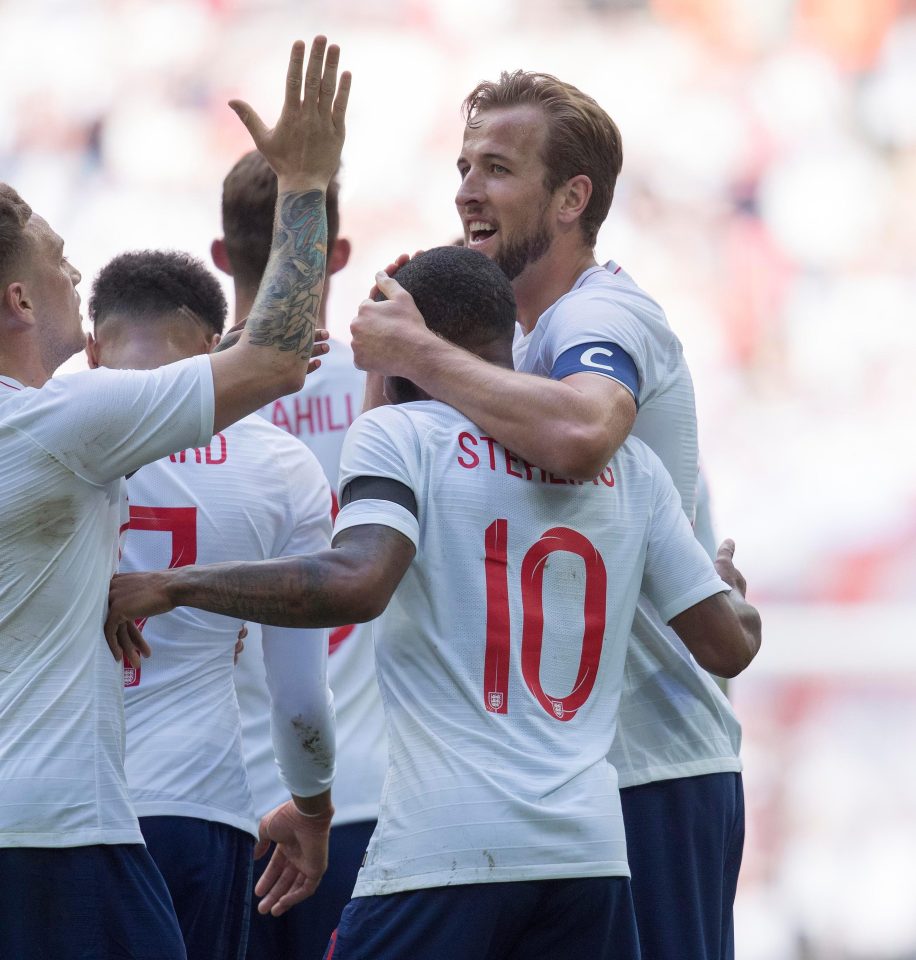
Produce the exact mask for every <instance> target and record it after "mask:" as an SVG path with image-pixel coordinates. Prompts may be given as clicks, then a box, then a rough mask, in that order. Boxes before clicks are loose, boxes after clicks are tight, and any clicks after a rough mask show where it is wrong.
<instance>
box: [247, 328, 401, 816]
mask: <svg viewBox="0 0 916 960" xmlns="http://www.w3.org/2000/svg"><path fill="white" fill-rule="evenodd" d="M330 346H331V349H330V351H329V352H328V354H327V355H326V356H324V357H322V360H321V366H320V367H319V368H318V370H316V371H315V372H314V373H312V374H309V376H308V378H307V379H306V381H305V386H304V387H303V388H302V390H300V391H299V392H298V393H294V394H291V395H290V396H288V397H281V399H279V400H277V401H275V402H274V403H273V404H271V405H270V406H268V407H264V408H263V409H262V410H261V411H260V413H261V416H263V417H265V418H266V419H268V420H270V421H271V422H272V423H274V424H276V426H278V427H281V428H282V429H284V430H286V431H287V432H289V433H291V434H292V435H293V436H294V437H298V438H299V439H300V440H301V441H302V442H303V443H304V444H305V445H306V446H307V447H308V448H309V449H310V450H311V451H312V452H313V453H314V454H315V456H316V457H317V458H318V462H319V463H320V464H321V466H322V468H323V470H324V472H325V476H326V477H327V478H328V482H329V483H330V484H331V489H332V490H334V491H336V489H337V477H338V469H339V466H340V451H341V449H342V447H343V441H344V436H345V435H346V431H347V429H348V428H349V426H350V424H351V423H352V422H353V420H354V419H355V418H356V417H357V416H358V415H359V412H360V410H361V409H362V405H363V391H364V388H365V380H366V375H365V374H364V373H363V372H362V371H361V370H357V369H356V367H355V366H354V365H353V354H352V352H351V351H350V349H349V347H348V346H347V345H346V344H343V343H341V342H340V341H338V340H333V339H332V340H331V341H330ZM336 512H337V511H336V496H335V509H334V514H335V515H336ZM255 642H256V641H255ZM329 650H330V659H329V661H328V681H329V683H330V685H331V689H332V690H333V691H334V705H335V708H336V712H337V775H336V777H335V780H334V809H335V813H334V824H335V825H341V824H344V823H355V822H358V821H361V820H374V819H375V818H376V817H377V816H378V802H379V796H380V795H381V792H382V782H383V781H384V778H385V768H386V764H387V760H388V755H387V745H386V741H385V718H384V715H383V713H382V704H381V701H380V700H379V694H378V683H377V682H376V679H375V657H374V653H373V650H372V630H371V627H370V625H369V624H356V625H350V626H345V627H338V628H337V629H335V630H332V631H331V639H330V647H329ZM247 666H250V667H251V668H252V670H251V671H249V670H247V669H246V670H244V671H240V672H238V673H237V675H236V683H237V687H238V693H239V702H240V703H241V705H242V715H243V718H244V728H243V741H244V744H245V756H246V759H247V760H248V764H249V771H250V775H251V780H252V788H253V790H254V793H255V804H256V806H257V808H258V810H259V811H261V812H264V811H266V810H269V809H271V807H273V806H275V805H276V804H277V803H278V802H279V800H278V797H280V798H281V799H282V793H281V790H280V786H279V784H278V783H277V780H276V776H275V775H274V769H273V767H274V765H273V762H272V757H271V754H270V742H269V739H268V725H267V723H266V713H265V702H264V697H263V693H259V691H261V690H262V687H261V686H259V685H258V684H257V678H256V670H257V666H258V664H257V662H256V660H254V659H252V660H249V661H248V662H247V663H246V667H247Z"/></svg>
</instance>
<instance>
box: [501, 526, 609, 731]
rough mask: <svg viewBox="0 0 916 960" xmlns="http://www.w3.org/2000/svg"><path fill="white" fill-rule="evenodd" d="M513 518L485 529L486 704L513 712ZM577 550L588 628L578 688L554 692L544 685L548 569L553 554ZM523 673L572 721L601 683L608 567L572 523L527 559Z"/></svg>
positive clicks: (547, 703) (548, 704)
mask: <svg viewBox="0 0 916 960" xmlns="http://www.w3.org/2000/svg"><path fill="white" fill-rule="evenodd" d="M508 537H509V521H508V520H494V521H493V522H492V523H491V524H490V526H489V527H487V529H486V533H485V534H484V548H485V564H486V574H487V646H486V655H485V658H484V668H483V694H484V706H485V707H486V709H487V710H488V711H489V712H490V713H508V712H509V644H510V624H509V567H508V559H507V558H508V550H507V541H508ZM559 552H563V553H572V554H575V555H577V556H579V557H581V558H582V561H583V563H584V564H585V598H584V603H585V610H584V613H585V630H584V633H583V636H582V649H581V652H580V654H579V669H578V673H577V675H576V682H575V684H574V685H573V688H572V691H571V692H570V693H569V694H567V695H566V696H565V697H554V696H551V695H550V694H548V693H546V692H545V690H544V688H543V687H542V686H541V652H542V648H543V644H544V568H545V561H546V560H547V558H548V557H549V556H550V554H552V553H559ZM521 596H522V657H521V660H522V676H523V677H524V680H525V684H526V685H527V687H528V689H529V690H530V691H531V693H532V695H533V696H534V698H535V699H536V700H537V702H538V703H539V704H540V705H541V706H542V707H543V708H544V710H545V711H546V712H547V713H548V714H550V716H552V717H555V718H556V719H557V720H563V721H566V720H571V719H572V718H573V717H574V716H575V715H576V711H577V710H578V709H579V708H580V707H581V706H582V705H583V704H584V703H585V701H586V700H588V698H589V695H590V694H591V692H592V689H593V688H594V686H595V679H596V678H597V675H598V665H599V663H600V661H601V649H602V647H603V645H604V627H605V620H606V603H607V571H606V570H605V566H604V561H603V560H602V559H601V554H600V553H598V551H597V550H596V549H595V547H594V546H593V545H592V543H591V542H590V541H589V540H588V539H586V537H584V536H583V535H582V534H581V533H578V532H577V531H576V530H571V529H570V528H569V527H552V528H551V529H550V530H547V531H545V532H544V533H543V534H542V536H541V538H540V539H539V540H538V541H537V542H536V543H535V544H534V545H533V546H532V547H531V548H530V549H529V550H528V552H527V553H526V554H525V556H524V557H523V559H522V568H521Z"/></svg>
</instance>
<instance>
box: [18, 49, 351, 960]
mask: <svg viewBox="0 0 916 960" xmlns="http://www.w3.org/2000/svg"><path fill="white" fill-rule="evenodd" d="M325 52H326V41H325V39H324V38H323V37H321V38H318V39H316V41H315V43H314V44H313V46H312V51H311V55H310V57H309V61H308V66H307V69H306V71H305V77H306V81H305V84H304V94H303V93H302V92H301V91H302V89H303V85H302V76H303V61H304V53H305V51H304V46H303V45H302V44H301V43H297V44H295V45H294V47H293V51H292V55H291V57H290V63H289V70H288V79H287V84H286V102H285V105H284V109H283V112H282V114H281V117H280V120H279V121H278V123H277V125H276V127H274V128H273V129H272V130H268V129H267V127H266V126H265V125H264V124H263V122H262V121H261V120H260V118H259V117H258V116H257V115H256V114H255V113H254V111H252V110H251V108H250V107H248V106H247V105H246V104H244V103H241V102H235V103H234V108H235V110H236V112H237V113H238V114H239V115H240V116H241V118H242V119H243V121H244V122H245V124H246V126H247V127H248V129H249V130H250V131H251V133H252V135H253V138H254V140H255V144H256V145H257V146H258V148H259V149H261V150H262V151H263V152H264V153H265V155H266V156H267V157H268V159H269V160H270V162H271V163H272V164H273V165H274V168H275V169H276V170H277V171H278V174H279V177H280V193H281V197H280V201H279V203H278V217H277V230H276V232H275V237H274V247H273V253H272V258H271V265H270V267H269V269H268V271H267V274H266V275H265V280H264V286H263V287H262V290H261V292H260V294H259V297H258V300H257V302H256V303H255V306H254V308H253V310H252V313H251V317H250V318H249V324H248V328H247V331H246V334H245V336H244V337H243V338H242V340H241V341H240V342H239V344H238V345H237V347H236V349H235V350H234V351H233V352H232V353H228V352H227V353H226V354H224V355H221V356H217V357H212V358H211V357H206V356H200V357H192V358H190V359H188V360H183V361H181V362H179V363H175V364H170V365H168V366H166V367H162V368H161V369H159V370H155V371H114V370H110V371H109V370H90V371H86V372H84V373H80V374H75V375H73V376H70V377H62V378H60V379H55V380H52V379H51V376H52V374H53V373H54V371H55V370H56V369H57V367H58V366H59V365H60V364H61V363H62V362H63V361H64V360H66V359H67V358H68V357H70V356H72V355H73V354H74V353H75V352H77V351H78V350H80V349H82V347H83V346H84V342H85V337H84V335H83V332H82V325H81V321H80V314H79V306H80V298H79V294H78V293H77V292H76V285H77V284H78V283H79V280H80V275H79V272H78V271H77V270H76V268H75V267H73V266H72V265H71V264H70V263H69V261H68V260H67V258H66V256H65V255H64V251H63V240H62V239H61V238H60V237H59V236H58V234H57V233H55V232H54V230H52V229H51V227H50V226H49V225H48V224H47V222H46V221H45V220H43V219H42V218H41V217H39V216H38V215H37V214H35V213H33V211H32V210H31V208H30V207H29V206H28V205H27V204H26V203H25V202H24V201H23V200H22V198H21V197H20V196H19V195H18V194H17V193H16V192H15V191H14V190H13V189H12V188H10V187H8V186H6V185H5V184H4V185H0V886H2V889H3V897H2V901H0V956H3V957H37V956H47V957H55V958H58V960H61V958H62V960H67V958H70V957H87V956H92V957H108V956H115V955H118V956H122V957H132V958H153V957H155V958H157V960H163V958H168V960H171V958H176V960H177V958H180V957H184V955H185V952H184V946H183V944H182V941H181V935H180V931H179V929H178V925H177V923H176V921H175V915H174V912H173V910H172V907H171V904H170V902H169V896H168V892H167V890H166V888H165V886H164V884H163V881H162V878H161V876H160V875H159V873H158V871H157V870H156V868H155V866H154V864H153V862H152V860H151V859H150V857H149V855H148V853H147V851H146V850H145V848H144V846H143V838H142V836H141V834H140V830H139V827H138V824H137V818H136V816H135V814H134V811H133V808H132V806H131V804H130V801H129V798H128V794H127V789H126V784H125V779H124V770H123V761H122V749H123V737H124V722H123V705H122V681H123V667H122V658H123V656H124V655H125V654H126V655H127V657H128V659H129V660H130V662H131V664H132V666H134V667H136V666H139V654H140V653H142V652H147V653H148V649H147V648H146V647H145V645H144V643H143V641H142V638H141V637H140V636H139V635H138V634H137V632H136V629H135V628H134V627H133V626H132V625H124V626H123V627H122V629H121V630H120V631H119V634H118V636H114V635H112V636H111V637H110V641H111V650H109V649H107V648H106V647H105V643H104V637H103V633H102V630H101V627H102V625H103V622H104V618H105V614H104V611H105V598H106V594H107V590H108V582H109V579H110V576H111V573H112V571H113V570H114V568H115V564H116V562H117V556H118V533H119V530H121V531H122V532H123V530H124V529H125V525H126V522H127V502H126V499H125V497H124V493H123V488H122V484H121V479H120V478H122V477H123V476H124V475H125V474H126V473H130V472H132V471H134V470H136V469H138V468H139V467H140V466H142V465H143V464H145V463H149V462H152V461H155V460H157V459H159V458H160V457H162V456H165V455H167V454H168V453H169V452H170V451H175V450H181V449H184V448H186V447H204V446H206V445H207V444H208V443H209V442H210V437H211V436H212V435H213V433H214V431H221V430H223V429H225V428H226V427H228V426H229V425H230V424H231V423H233V422H235V421H236V420H238V419H240V418H241V417H243V416H245V415H247V414H249V413H251V412H253V411H254V410H256V409H257V408H258V407H260V406H263V405H264V404H265V403H268V402H270V401H271V400H272V399H273V398H275V397H276V396H278V395H280V394H282V393H284V392H289V391H290V390H296V389H298V388H299V387H300V386H301V385H302V380H303V377H304V375H305V372H306V366H307V363H308V358H309V355H310V354H311V352H312V343H313V335H314V324H315V317H316V313H317V304H318V301H319V298H320V295H321V287H322V282H323V279H324V248H323V245H324V236H325V230H326V226H325V215H324V194H325V190H326V188H327V184H328V182H329V180H330V178H331V176H332V174H333V172H334V170H336V169H337V166H338V164H339V158H340V150H341V146H342V143H343V121H344V114H345V109H346V101H347V92H348V90H349V75H348V74H343V75H342V76H341V78H340V83H339V86H338V83H337V66H338V60H339V52H338V50H337V48H336V47H330V48H327V60H326V61H325ZM335 94H336V99H335ZM332 104H333V106H332ZM112 655H114V656H115V660H116V662H115V663H112V661H111V659H110V657H111V656H112ZM283 824H284V821H281V820H280V818H275V820H273V821H271V822H270V823H269V824H267V825H266V826H265V827H264V829H265V832H266V833H269V835H270V836H271V837H273V838H274V839H280V840H283V839H285V838H286V836H287V834H286V832H284V829H283ZM278 849H285V850H286V852H287V853H288V854H289V856H290V857H291V858H292V860H293V861H295V862H297V863H298V862H301V861H300V859H299V857H298V851H297V850H296V848H295V847H294V846H290V847H288V848H283V847H282V844H281V846H280V848H278ZM277 881H278V882H277V884H276V887H275V888H273V889H271V890H269V891H268V894H267V900H268V902H269V903H271V904H272V903H273V902H274V900H275V899H276V898H279V897H282V896H287V895H290V894H291V893H294V892H295V890H296V889H298V887H300V886H302V884H303V883H304V882H305V881H304V878H303V877H302V875H301V873H300V870H299V868H298V867H296V868H294V869H291V870H290V871H289V872H288V873H287V874H286V875H283V876H279V877H277Z"/></svg>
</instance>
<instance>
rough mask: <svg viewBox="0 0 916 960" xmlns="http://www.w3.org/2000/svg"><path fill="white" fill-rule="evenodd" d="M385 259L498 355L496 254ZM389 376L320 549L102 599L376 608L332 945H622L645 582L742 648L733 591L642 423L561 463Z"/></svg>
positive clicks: (505, 295)
mask: <svg viewBox="0 0 916 960" xmlns="http://www.w3.org/2000/svg"><path fill="white" fill-rule="evenodd" d="M398 279H399V280H400V282H401V283H403V285H404V287H405V288H406V289H408V290H409V291H410V293H411V294H412V295H413V297H414V298H415V300H416V302H417V305H418V306H419V307H420V309H421V311H422V312H423V315H424V316H425V318H426V319H427V322H428V323H429V325H430V326H431V328H432V329H434V330H435V331H436V332H437V333H438V334H440V335H441V336H444V337H446V338H448V339H449V340H451V341H453V342H456V343H459V344H460V345H462V346H463V347H465V348H466V349H469V350H472V351H474V352H476V353H477V354H478V355H480V356H483V357H485V358H486V359H488V360H490V361H491V362H494V363H500V364H502V365H505V366H511V362H512V359H511V357H512V355H511V344H512V334H513V327H514V316H515V304H514V299H513V297H512V292H511V288H510V287H509V284H508V281H507V280H506V279H505V277H504V276H503V274H502V273H501V272H500V270H499V268H498V267H497V266H496V265H495V264H493V263H492V262H491V261H489V260H487V259H486V258H484V257H481V256H480V255H479V254H477V253H474V252H473V251H469V250H466V249H461V248H456V247H448V248H440V249H437V250H434V251H430V252H428V253H426V254H424V255H422V256H420V257H418V258H416V259H414V260H413V261H411V262H410V263H409V264H408V265H406V266H405V267H403V268H402V270H401V271H400V272H399V274H398ZM386 393H387V394H388V396H389V397H390V398H392V399H395V400H397V401H398V402H399V403H400V404H401V405H398V406H391V407H386V408H380V409H377V410H374V411H372V412H371V413H368V414H366V415H364V416H363V417H361V418H360V419H359V420H357V422H356V423H355V424H354V426H353V428H351V431H350V434H349V435H348V438H347V442H346V444H345V448H344V454H343V459H342V464H341V493H340V501H341V512H340V514H339V516H338V518H337V523H336V527H335V536H334V541H333V547H332V549H331V550H330V551H327V552H325V553H322V554H319V555H316V556H313V557H303V558H298V559H297V560H287V561H281V562H279V563H278V562H272V563H269V564H266V565H263V564H253V565H248V566H247V568H246V569H245V570H239V569H232V568H223V569H220V568H214V569H211V570H207V569H206V568H185V569H184V570H175V571H169V572H168V573H167V574H166V575H153V576H147V577H144V578H140V579H139V580H138V579H137V578H118V579H117V580H116V582H115V584H114V585H113V588H112V617H113V620H115V621H116V620H117V619H119V618H121V617H124V616H127V615H130V614H132V613H143V612H147V611H149V610H151V609H162V608H163V607H164V606H168V605H171V604H175V603H178V604H181V603H189V604H191V605H194V606H202V607H205V608H207V609H214V608H217V609H220V610H222V611H223V612H227V611H228V610H229V609H232V610H233V611H235V612H239V613H242V612H244V613H246V614H248V615H251V616H255V614H256V613H257V615H258V616H261V615H262V613H263V612H266V610H265V608H273V609H274V616H278V614H277V611H276V605H275V603H274V599H275V598H276V597H278V596H286V597H288V598H289V602H288V609H287V611H286V612H285V613H284V614H283V615H282V616H280V619H281V620H282V622H297V623H315V624H317V623H325V622H327V623H333V622H335V621H336V620H338V619H339V618H341V617H342V616H345V615H346V614H348V613H350V612H351V611H352V612H353V613H354V615H357V616H359V617H362V618H370V617H372V616H374V615H376V614H377V613H379V612H381V611H382V610H384V612H383V613H382V615H381V617H380V619H379V620H378V622H377V623H376V625H375V636H376V653H377V664H378V671H379V680H380V686H381V689H382V699H383V703H384V705H385V710H386V718H387V721H388V726H389V743H390V763H389V772H388V777H387V780H386V785H385V791H384V794H383V799H382V808H381V812H380V816H379V824H378V827H377V829H376V831H375V834H374V835H373V838H372V841H371V843H370V846H369V850H368V853H367V857H366V862H365V865H364V867H363V869H362V870H361V872H360V876H359V879H358V881H357V885H356V889H355V891H354V899H353V900H352V901H351V903H350V904H349V905H348V907H347V908H346V910H345V911H344V914H343V917H342V919H341V924H340V926H339V928H338V931H337V933H336V934H335V937H334V938H333V939H332V943H331V944H330V945H329V950H328V953H327V956H328V957H329V958H331V957H333V958H334V960H352V958H370V957H371V958H375V960H379V958H395V957H398V958H403V957H408V956H409V957H411V958H430V960H432V958H436V960H443V958H446V960H447V958H452V957H454V958H456V960H457V958H459V957H460V958H466V957H469V956H473V957H486V958H493V960H496V958H519V960H521V958H523V957H524V958H527V957H550V958H552V960H563V958H566V957H569V958H572V957H576V958H579V957H584V956H587V957H590V958H610V957H612V956H613V957H615V958H636V957H638V956H639V947H638V943H637V933H636V926H635V916H634V912H633V906H632V900H631V897H630V891H629V880H628V867H627V860H626V844H625V838H624V828H623V821H622V816H621V812H620V801H619V796H618V793H617V789H616V779H615V775H614V771H613V768H612V767H610V766H609V765H608V764H607V763H606V759H605V758H606V754H607V750H608V749H609V747H610V743H611V741H612V739H613V736H614V728H615V714H616V708H617V704H618V701H619V697H620V689H621V686H622V680H623V664H624V658H625V655H626V647H627V637H628V633H629V628H630V624H631V622H632V617H633V613H634V610H635V607H636V601H637V597H638V595H639V591H640V585H642V587H643V589H644V590H645V591H646V592H647V594H648V595H649V596H650V597H651V598H652V599H653V601H654V602H655V603H656V604H657V606H658V608H659V609H660V610H661V611H662V613H663V615H664V616H665V618H666V620H669V621H671V622H672V624H673V626H674V627H675V629H676V630H677V631H678V633H679V635H680V636H681V637H682V638H683V639H684V641H685V642H686V643H688V645H689V646H691V647H692V648H699V647H700V646H702V645H704V644H721V643H722V642H723V638H724V639H725V640H727V641H728V642H729V643H730V644H731V645H732V646H743V648H744V649H745V651H746V658H745V659H750V657H751V656H753V653H754V652H755V651H756V647H757V643H758V642H759V635H758V634H756V632H755V630H754V629H753V628H751V629H748V628H746V627H745V625H744V624H743V623H742V622H741V619H740V618H739V611H741V610H746V609H747V605H746V604H744V602H743V600H742V599H740V598H737V599H733V600H732V601H731V602H730V601H729V599H728V598H727V597H726V592H727V591H728V586H727V585H726V584H725V583H724V582H723V581H722V580H721V579H720V578H719V576H718V575H717V573H716V571H715V569H714V568H713V565H712V564H711V563H710V561H709V558H708V557H707V556H706V555H705V553H704V552H703V550H702V548H701V547H700V546H699V544H698V543H697V542H696V540H695V538H694V537H693V534H692V531H691V529H690V525H689V523H688V521H687V519H686V517H685V516H684V514H683V511H682V509H681V505H680V499H679V497H678V495H677V493H676V491H675V489H674V487H673V485H672V483H671V479H670V477H669V476H668V474H667V473H666V472H665V470H664V468H663V467H662V466H661V464H660V462H659V461H658V459H657V458H656V457H655V455H654V454H652V453H651V451H650V450H649V449H648V448H647V447H645V446H644V445H643V444H641V443H640V442H639V441H636V440H633V441H628V442H627V443H626V444H624V446H623V448H622V449H621V450H620V451H619V452H618V454H617V455H616V456H615V457H614V459H613V460H612V461H611V462H610V463H609V464H608V465H607V466H606V467H605V469H604V470H603V471H602V473H601V475H600V476H599V477H598V478H596V479H595V480H594V481H587V482H584V483H581V482H574V481H568V480H566V479H563V478H561V477H556V476H553V475H552V474H550V473H549V472H548V471H546V470H542V469H540V468H538V467H535V466H533V465H531V464H528V463H526V462H525V461H523V460H522V459H521V458H519V457H517V456H515V455H514V454H513V453H511V452H510V451H508V450H506V449H504V448H503V447H501V446H499V445H498V444H496V443H495V441H493V440H492V439H491V438H490V437H489V436H487V435H486V434H484V433H483V432H482V431H481V430H480V429H479V428H478V427H477V426H476V425H475V424H473V423H472V422H470V421H468V420H467V419H466V418H465V417H463V416H462V415H461V414H460V413H458V412H457V411H456V410H454V409H453V408H450V407H448V406H446V405H444V404H441V403H438V402H435V401H430V400H428V398H425V397H424V395H423V394H421V393H420V392H419V391H418V390H417V388H416V387H415V386H414V385H413V384H411V383H409V382H406V381H390V382H389V383H388V384H387V385H386ZM405 401H408V402H405ZM409 401H416V402H409ZM217 585H218V586H219V592H220V593H221V594H226V595H228V594H229V593H231V594H232V597H233V599H232V601H231V605H230V603H226V604H222V603H221V602H220V601H219V600H218V599H217V598H216V597H215V596H214V592H213V590H214V587H215V586H217ZM293 585H295V588H294V589H293ZM386 608H387V609H386Z"/></svg>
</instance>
